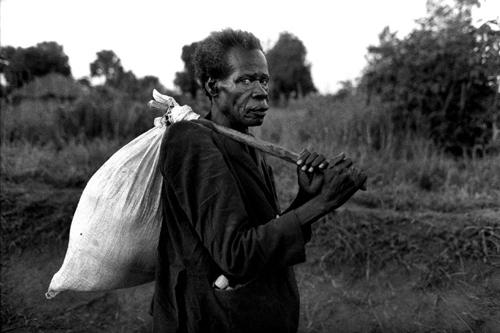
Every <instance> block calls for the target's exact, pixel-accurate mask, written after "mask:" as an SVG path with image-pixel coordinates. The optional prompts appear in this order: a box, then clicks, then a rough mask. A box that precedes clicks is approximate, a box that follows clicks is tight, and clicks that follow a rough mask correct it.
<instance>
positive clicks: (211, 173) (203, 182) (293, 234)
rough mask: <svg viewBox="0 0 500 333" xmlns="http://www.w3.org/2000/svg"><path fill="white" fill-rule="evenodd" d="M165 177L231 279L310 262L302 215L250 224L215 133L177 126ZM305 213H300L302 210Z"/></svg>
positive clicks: (172, 133)
mask: <svg viewBox="0 0 500 333" xmlns="http://www.w3.org/2000/svg"><path fill="white" fill-rule="evenodd" d="M166 135H167V137H166V145H165V148H166V149H167V152H166V156H165V161H164V163H163V170H162V172H163V174H164V175H165V178H166V182H167V184H168V186H171V188H172V189H173V190H174V192H175V196H176V198H175V199H176V200H177V201H178V203H179V204H180V206H181V207H182V208H183V210H184V212H185V214H186V217H187V220H188V221H186V222H187V223H191V224H192V226H193V228H194V230H195V231H196V233H197V234H198V235H199V237H200V239H201V241H202V242H203V244H204V246H205V247H206V248H207V250H208V251H209V252H210V254H211V257H212V258H213V260H214V261H215V262H216V263H217V264H218V266H219V267H220V268H221V269H222V270H223V271H224V273H225V274H226V275H227V276H228V277H231V276H233V277H237V278H248V277H251V276H255V275H256V274H257V273H258V272H260V271H262V270H266V269H269V268H278V267H286V266H291V265H294V264H297V263H300V262H302V261H304V260H305V250H304V245H305V240H304V236H303V233H302V229H301V224H302V223H301V220H300V218H299V217H298V215H297V212H295V211H290V212H288V213H286V214H284V215H282V216H280V217H279V218H275V217H274V216H273V214H271V213H270V215H269V219H268V220H267V221H251V220H250V218H249V216H248V214H247V212H246V208H245V205H244V202H243V199H242V196H241V193H240V190H239V188H238V186H237V181H236V179H235V178H234V177H233V175H232V173H231V172H230V170H229V167H228V165H227V163H226V161H225V159H224V156H223V155H222V153H221V152H220V151H219V149H218V148H217V147H216V146H215V144H214V143H213V142H212V138H211V135H210V130H208V129H206V128H203V127H200V126H198V125H195V124H189V123H177V124H174V125H172V127H171V128H170V129H169V131H168V133H167V134H166ZM298 213H299V214H300V211H299V212H298Z"/></svg>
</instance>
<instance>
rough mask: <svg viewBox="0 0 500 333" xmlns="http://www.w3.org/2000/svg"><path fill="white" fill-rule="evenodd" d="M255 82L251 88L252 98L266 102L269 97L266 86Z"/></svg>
mask: <svg viewBox="0 0 500 333" xmlns="http://www.w3.org/2000/svg"><path fill="white" fill-rule="evenodd" d="M256 82H257V83H256V84H254V87H253V91H252V97H253V98H256V99H264V100H267V99H268V97H269V92H268V89H267V86H264V85H263V84H262V83H260V82H259V81H256Z"/></svg>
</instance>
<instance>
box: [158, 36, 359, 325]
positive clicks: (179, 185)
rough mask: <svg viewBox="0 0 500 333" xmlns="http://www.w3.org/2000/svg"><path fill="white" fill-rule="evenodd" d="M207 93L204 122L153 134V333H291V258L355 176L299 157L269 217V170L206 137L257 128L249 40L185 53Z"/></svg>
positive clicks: (221, 40)
mask: <svg viewBox="0 0 500 333" xmlns="http://www.w3.org/2000/svg"><path fill="white" fill-rule="evenodd" d="M195 67H196V69H197V75H198V77H199V79H200V81H201V83H202V85H203V87H204V89H205V92H206V94H207V95H208V97H209V98H210V100H211V110H210V113H209V114H208V116H207V117H206V118H207V119H203V120H199V121H191V122H179V123H175V124H173V125H172V126H171V128H170V129H169V131H168V133H167V134H166V135H165V137H164V141H163V146H162V148H163V149H162V155H161V158H160V166H161V171H162V174H163V177H164V179H165V182H164V185H163V198H162V199H163V213H164V221H163V225H162V228H161V234H160V242H159V247H158V251H159V256H158V258H159V259H158V260H159V262H158V267H157V274H156V289H155V296H154V300H153V314H154V331H155V332H295V331H296V330H297V327H298V318H299V295H298V291H297V284H296V282H295V277H294V272H293V267H292V266H293V265H295V264H298V263H300V262H303V261H304V260H305V250H304V247H305V244H306V242H307V241H308V240H309V238H310V234H311V224H312V223H313V222H314V221H316V220H317V219H318V218H320V217H321V216H323V215H325V214H326V213H328V212H330V211H332V210H334V209H335V208H337V207H339V206H340V205H342V204H343V203H344V202H345V201H346V200H347V199H348V198H350V197H351V196H352V195H353V194H354V193H355V192H356V191H357V190H358V189H359V188H360V187H362V186H363V183H364V182H365V180H366V176H365V175H364V174H363V173H361V172H359V171H358V170H357V169H355V168H353V167H351V164H352V162H351V161H349V160H348V159H345V158H339V159H337V160H336V161H327V160H326V159H325V158H324V157H323V156H322V155H320V154H316V153H309V152H307V151H305V152H303V153H302V155H301V158H300V159H299V161H297V164H298V170H299V171H298V176H299V177H298V179H299V193H298V195H297V198H296V199H295V200H294V202H293V203H292V205H291V207H290V208H289V209H287V210H286V211H285V212H281V211H280V209H279V207H278V200H277V197H276V191H275V187H274V181H273V176H272V170H271V168H270V167H269V166H268V165H267V163H266V160H265V159H264V157H263V156H262V155H261V154H260V153H259V152H257V151H255V150H254V149H253V148H251V147H248V146H246V145H244V144H241V143H238V142H236V141H233V140H231V139H229V138H226V137H224V136H221V135H219V134H217V133H216V132H215V131H213V130H212V129H211V126H210V124H211V123H212V122H214V123H217V124H220V125H224V126H227V127H230V128H233V129H235V130H238V131H241V132H244V133H246V132H247V131H248V128H249V127H251V126H259V125H261V124H262V123H263V121H264V117H265V115H266V111H267V109H268V84H269V72H268V68H267V62H266V58H265V56H264V53H263V51H262V47H261V45H260V42H259V40H258V39H257V38H255V37H254V36H253V35H252V34H250V33H248V32H243V31H234V30H230V29H228V30H223V31H221V32H216V33H212V34H211V35H210V36H209V37H208V38H206V39H205V40H203V41H202V42H200V43H199V46H198V49H197V51H196V53H195Z"/></svg>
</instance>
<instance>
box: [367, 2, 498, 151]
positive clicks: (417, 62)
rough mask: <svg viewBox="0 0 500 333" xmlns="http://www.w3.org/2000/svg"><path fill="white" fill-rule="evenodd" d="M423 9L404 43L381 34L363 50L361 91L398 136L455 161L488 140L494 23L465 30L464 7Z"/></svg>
mask: <svg viewBox="0 0 500 333" xmlns="http://www.w3.org/2000/svg"><path fill="white" fill-rule="evenodd" d="M473 5H478V3H477V1H465V0H463V1H457V6H456V7H455V8H453V7H450V6H447V5H443V4H442V3H440V2H435V1H431V2H429V4H428V10H429V14H430V15H429V17H428V18H425V19H422V20H421V21H420V22H419V23H420V27H419V28H418V29H415V30H414V31H413V32H412V33H410V34H409V35H408V36H407V37H405V38H403V39H399V38H397V37H396V34H395V33H392V32H391V31H390V30H389V29H388V28H385V29H384V31H382V33H381V34H380V37H379V39H380V42H379V45H378V46H372V47H370V48H369V57H368V61H369V64H368V67H367V68H366V71H365V74H364V76H363V78H362V85H364V87H365V88H366V89H367V91H368V93H369V95H371V96H377V97H379V98H380V100H381V101H382V102H383V103H384V106H385V107H386V108H387V109H388V110H389V111H390V114H391V117H392V120H393V122H394V125H395V126H394V128H395V130H396V131H397V132H399V133H406V132H417V133H420V134H424V135H428V136H430V137H431V138H432V139H433V140H434V142H436V143H437V144H438V145H439V146H441V147H444V148H445V149H446V150H447V151H449V152H451V153H453V154H455V155H460V154H464V153H466V152H469V151H471V149H472V148H473V147H474V146H477V145H484V144H486V143H488V141H489V140H490V138H491V128H492V125H493V124H494V123H495V122H496V121H498V120H497V118H498V114H499V113H500V110H499V105H498V97H497V94H498V93H497V91H498V83H497V77H499V75H500V30H499V25H498V22H494V21H491V22H487V23H484V24H482V25H481V26H479V27H475V26H474V25H473V24H472V19H471V14H470V11H471V6H473Z"/></svg>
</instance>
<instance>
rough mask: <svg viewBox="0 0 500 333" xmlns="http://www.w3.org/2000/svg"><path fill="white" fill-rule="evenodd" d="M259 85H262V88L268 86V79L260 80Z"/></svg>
mask: <svg viewBox="0 0 500 333" xmlns="http://www.w3.org/2000/svg"><path fill="white" fill-rule="evenodd" d="M260 84H261V85H263V86H264V87H267V85H268V84H269V80H268V79H262V80H260Z"/></svg>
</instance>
